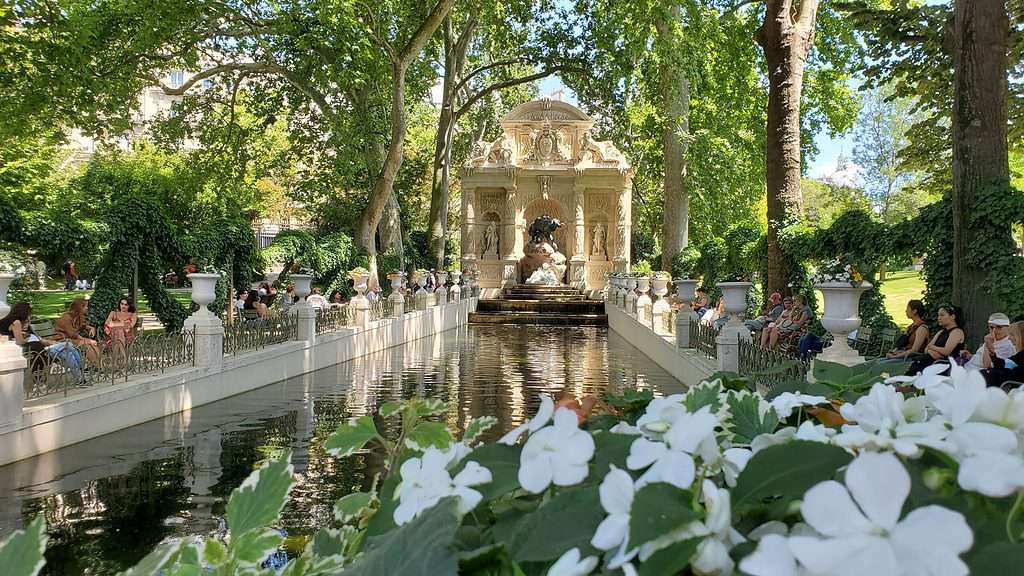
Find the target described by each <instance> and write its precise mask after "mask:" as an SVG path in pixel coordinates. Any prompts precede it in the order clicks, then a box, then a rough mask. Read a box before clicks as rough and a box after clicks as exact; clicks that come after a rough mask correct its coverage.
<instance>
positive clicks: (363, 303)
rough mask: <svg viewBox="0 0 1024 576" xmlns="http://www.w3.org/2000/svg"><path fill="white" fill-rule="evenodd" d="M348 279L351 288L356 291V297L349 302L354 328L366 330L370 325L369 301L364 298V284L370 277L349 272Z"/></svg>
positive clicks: (365, 286)
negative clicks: (349, 279) (350, 281)
mask: <svg viewBox="0 0 1024 576" xmlns="http://www.w3.org/2000/svg"><path fill="white" fill-rule="evenodd" d="M349 278H351V279H352V287H353V288H355V291H356V295H355V296H353V297H352V300H351V302H349V305H350V306H352V310H353V311H354V312H355V314H354V318H355V323H356V326H359V327H360V328H366V327H367V326H369V325H370V300H369V299H368V298H367V297H366V288H367V285H366V282H367V281H368V280H369V279H370V275H369V274H361V273H353V272H349Z"/></svg>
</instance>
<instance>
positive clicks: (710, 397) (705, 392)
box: [683, 382, 722, 414]
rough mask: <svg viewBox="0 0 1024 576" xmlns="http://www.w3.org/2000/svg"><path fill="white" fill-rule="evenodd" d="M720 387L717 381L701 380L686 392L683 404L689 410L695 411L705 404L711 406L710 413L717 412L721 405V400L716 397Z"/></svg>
mask: <svg viewBox="0 0 1024 576" xmlns="http://www.w3.org/2000/svg"><path fill="white" fill-rule="evenodd" d="M721 392H722V387H721V386H720V385H719V384H718V383H717V382H703V383H701V384H699V385H697V386H694V387H693V388H690V391H689V392H687V393H686V396H684V397H683V405H684V406H686V409H687V410H688V411H690V412H696V411H698V410H700V409H701V408H703V407H705V406H711V413H712V414H714V413H715V412H718V409H719V408H721V407H722V401H721V400H720V399H719V398H718V395H719V393H721Z"/></svg>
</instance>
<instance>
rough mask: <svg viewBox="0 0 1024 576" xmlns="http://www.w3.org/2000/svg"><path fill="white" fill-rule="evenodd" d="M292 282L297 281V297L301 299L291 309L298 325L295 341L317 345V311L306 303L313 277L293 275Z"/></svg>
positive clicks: (290, 311)
mask: <svg viewBox="0 0 1024 576" xmlns="http://www.w3.org/2000/svg"><path fill="white" fill-rule="evenodd" d="M292 280H294V281H295V295H296V296H298V297H299V301H298V302H297V303H296V304H294V305H293V306H292V308H290V309H289V313H292V310H294V314H295V320H296V323H297V324H298V325H297V327H296V331H295V339H296V340H299V341H306V342H309V343H310V344H316V309H315V308H313V307H312V306H310V305H309V302H307V301H306V297H307V296H309V292H310V282H312V280H313V277H312V276H307V275H305V274H292Z"/></svg>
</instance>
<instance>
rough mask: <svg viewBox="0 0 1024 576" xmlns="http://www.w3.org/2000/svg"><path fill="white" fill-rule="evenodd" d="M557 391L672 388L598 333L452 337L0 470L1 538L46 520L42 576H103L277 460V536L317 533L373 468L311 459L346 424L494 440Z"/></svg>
mask: <svg viewBox="0 0 1024 576" xmlns="http://www.w3.org/2000/svg"><path fill="white" fill-rule="evenodd" d="M563 387H568V388H569V389H571V390H573V391H575V392H576V394H577V395H580V396H581V395H584V394H599V393H601V392H604V391H606V390H610V391H620V390H622V389H623V388H626V387H638V388H648V389H652V390H654V391H655V393H658V394H670V393H674V392H678V391H680V390H681V385H680V384H679V382H678V381H676V380H675V379H674V378H672V377H671V376H670V375H669V374H668V373H666V372H665V371H663V370H662V369H661V368H659V367H658V366H657V365H656V364H654V363H653V362H651V361H650V360H649V359H647V357H645V356H644V355H643V354H642V353H641V352H640V351H639V350H637V349H636V348H634V347H633V346H632V345H630V344H629V343H628V342H626V341H625V340H623V339H622V338H621V337H620V336H618V335H617V334H615V333H614V332H609V331H608V330H607V329H606V328H564V327H542V326H522V327H518V326H487V325H482V326H469V327H463V328H462V329H461V330H452V331H448V332H445V333H444V334H441V335H438V336H435V337H433V338H425V339H422V340H418V341H415V342H411V343H409V344H406V345H405V346H402V347H398V348H393V349H391V350H388V351H385V352H381V353H379V354H375V355H371V356H366V357H363V358H360V359H357V360H354V361H352V362H346V363H343V364H338V365H336V366H333V367H331V368H327V369H324V370H320V371H318V372H314V373H311V374H307V375H304V376H302V377H298V378H293V379H291V380H287V381H285V382H280V383H278V384H273V385H270V386H266V387H264V388H260V389H259V390H254V391H252V392H248V393H245V394H240V395H238V396H234V397H232V398H227V399H225V400H222V401H220V402H215V403H213V404H208V405H206V406H201V407H199V408H196V409H194V410H191V411H189V412H186V413H182V414H177V415H174V416H169V417H167V418H163V419H161V420H154V421H152V422H147V423H145V424H141V425H138V426H135V427H132V428H129V429H126V430H122V431H119V432H115V433H113V434H108V435H106V436H103V437H101V438H96V439H94V440H90V441H87V442H83V443H81V444H76V445H74V446H71V447H68V448H65V449H63V450H59V451H56V452H51V453H49V454H44V455H42V456H39V457H36V458H33V459H30V460H24V461H21V462H18V463H15V464H12V465H9V466H5V467H0V538H4V537H6V536H7V534H9V533H10V532H11V531H12V530H14V529H16V528H18V527H21V526H22V525H23V524H24V523H26V521H27V520H28V519H31V518H32V517H34V516H36V515H38V514H45V516H46V521H47V524H48V526H49V530H50V542H49V548H48V551H47V554H46V556H47V568H46V569H45V571H44V573H47V574H75V575H78V574H114V573H116V572H117V571H119V570H123V569H125V568H127V567H129V566H131V565H133V564H134V563H135V562H136V561H138V560H139V559H141V558H142V556H144V555H145V554H146V552H148V551H149V550H150V549H151V548H153V547H154V546H155V545H156V544H158V543H159V542H160V541H161V540H163V539H165V538H168V537H174V536H188V535H192V534H207V533H210V532H213V531H217V530H218V529H222V528H223V526H222V523H221V520H220V518H221V517H222V516H223V514H224V505H225V503H226V501H227V497H228V496H229V495H230V494H231V491H232V490H233V489H234V488H235V487H237V486H238V485H239V484H241V483H242V481H243V480H244V479H245V477H246V476H247V475H248V474H249V473H250V472H251V471H252V470H253V468H254V467H255V466H258V465H259V464H260V463H261V462H262V461H263V460H265V459H266V458H268V457H271V456H274V455H276V454H278V453H279V452H280V451H282V450H285V449H291V450H292V461H293V463H294V465H295V471H296V476H297V481H296V485H295V488H294V489H293V490H292V493H291V500H290V502H289V504H288V506H287V507H286V508H285V511H284V515H283V518H282V523H281V528H282V529H283V530H284V531H286V532H287V534H288V535H289V536H301V535H303V534H308V533H310V532H312V531H313V529H314V528H315V527H316V526H319V525H325V524H329V523H330V522H331V521H332V512H331V510H332V506H333V504H334V502H335V501H336V500H337V499H338V498H339V497H341V496H343V495H345V494H347V493H349V492H351V491H354V490H360V489H367V488H369V486H370V483H371V481H372V479H373V476H374V474H376V473H377V472H378V471H380V469H381V466H382V463H381V462H380V461H379V459H378V458H374V457H372V456H368V455H363V454H356V455H353V456H351V457H349V458H347V459H343V460H341V459H336V458H333V457H331V456H329V455H328V454H327V453H326V452H325V451H324V450H323V449H322V448H321V446H322V443H323V440H324V439H325V438H326V437H327V435H329V434H330V433H331V432H332V431H333V430H334V429H336V428H337V426H338V424H339V423H342V422H345V421H346V420H347V419H348V417H350V416H356V415H361V414H371V413H374V412H375V411H376V408H377V406H378V405H380V404H381V403H382V402H385V401H388V400H394V399H399V398H410V397H436V398H441V399H444V400H446V401H447V402H448V405H449V410H448V413H447V414H446V416H445V418H446V419H447V421H448V423H449V424H450V425H451V426H453V427H454V428H457V429H459V430H461V429H463V428H464V427H465V426H466V424H468V423H469V422H470V421H471V420H472V419H473V418H475V417H477V416H483V415H490V416H495V417H497V418H498V425H497V426H496V427H495V428H494V429H492V430H491V432H490V435H491V437H492V438H495V437H497V436H499V435H500V434H502V433H503V432H505V431H507V430H509V429H511V428H513V427H514V426H516V425H517V424H519V423H521V422H522V421H523V420H524V419H527V418H529V417H530V416H532V415H533V413H534V412H535V411H536V409H537V406H538V405H539V401H538V400H537V395H538V394H539V393H548V394H555V393H557V392H558V391H560V390H562V389H563Z"/></svg>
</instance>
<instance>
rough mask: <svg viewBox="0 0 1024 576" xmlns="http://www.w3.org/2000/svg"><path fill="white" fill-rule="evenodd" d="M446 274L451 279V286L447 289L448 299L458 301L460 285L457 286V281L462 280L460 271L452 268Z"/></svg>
mask: <svg viewBox="0 0 1024 576" xmlns="http://www.w3.org/2000/svg"><path fill="white" fill-rule="evenodd" d="M448 276H449V277H450V278H451V279H452V287H451V288H450V289H448V299H449V300H451V301H452V302H458V301H459V300H461V299H462V287H461V286H459V282H460V281H461V280H462V271H461V270H452V271H451V272H449V273H448Z"/></svg>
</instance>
